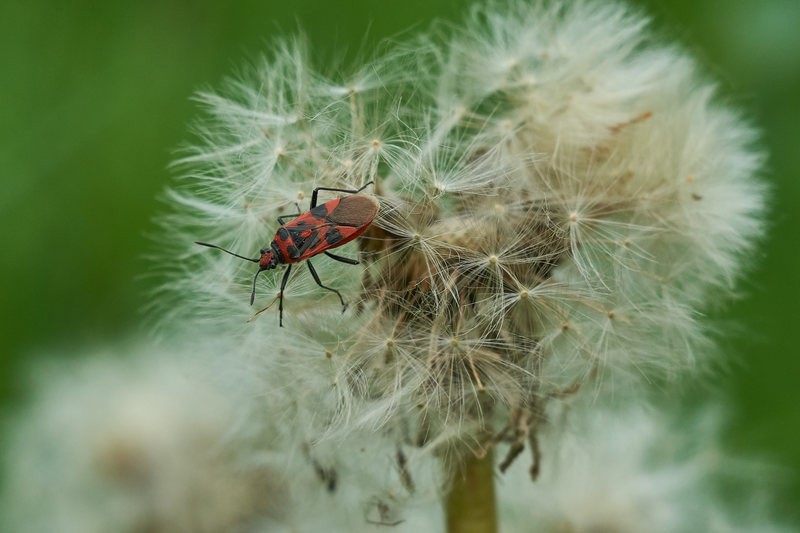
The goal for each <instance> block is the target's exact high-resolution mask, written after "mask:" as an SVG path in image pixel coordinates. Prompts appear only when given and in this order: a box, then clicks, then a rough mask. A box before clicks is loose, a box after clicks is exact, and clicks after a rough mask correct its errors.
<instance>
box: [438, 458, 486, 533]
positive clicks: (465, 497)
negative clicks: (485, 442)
mask: <svg viewBox="0 0 800 533" xmlns="http://www.w3.org/2000/svg"><path fill="white" fill-rule="evenodd" d="M493 466H494V461H493V454H492V450H491V449H490V450H488V451H487V452H486V455H485V456H483V457H480V458H478V457H475V456H474V455H473V454H468V455H467V456H466V458H465V460H464V462H463V463H460V464H452V465H451V472H452V474H451V475H452V478H453V479H452V485H451V487H450V492H449V493H448V494H447V499H446V502H445V512H446V515H447V533H497V510H496V506H495V496H494V468H493Z"/></svg>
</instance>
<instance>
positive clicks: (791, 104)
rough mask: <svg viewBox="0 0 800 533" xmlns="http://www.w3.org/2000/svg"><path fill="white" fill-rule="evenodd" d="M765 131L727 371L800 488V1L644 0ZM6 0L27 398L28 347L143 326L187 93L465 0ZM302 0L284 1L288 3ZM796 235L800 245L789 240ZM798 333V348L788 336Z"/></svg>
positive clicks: (0, 222)
mask: <svg viewBox="0 0 800 533" xmlns="http://www.w3.org/2000/svg"><path fill="white" fill-rule="evenodd" d="M635 3H636V4H638V5H642V6H644V7H645V8H646V10H647V11H648V12H649V13H650V14H651V15H652V16H653V17H654V18H655V20H656V25H657V27H658V28H659V29H661V30H663V31H664V33H665V34H666V35H669V36H671V37H674V38H677V39H678V40H679V41H681V42H682V43H683V44H684V45H686V46H687V47H688V48H690V49H691V50H692V51H693V52H694V54H695V55H696V57H698V59H699V60H700V61H701V62H702V63H704V64H705V65H706V66H707V67H708V68H709V69H710V70H711V72H712V74H713V75H714V76H715V77H716V78H717V79H719V80H720V82H721V85H722V89H723V93H724V94H725V95H726V96H727V97H728V98H729V99H730V100H731V101H733V102H734V103H735V104H736V105H738V106H739V107H740V108H743V109H745V110H746V111H747V112H748V113H749V114H750V116H751V117H752V120H753V122H754V123H755V124H756V125H758V126H759V127H760V128H761V129H763V131H764V142H765V145H766V148H767V149H768V151H769V153H770V163H769V168H768V179H769V180H770V182H771V183H772V185H773V187H774V191H775V194H774V207H773V209H772V219H771V224H772V231H771V234H770V237H769V240H768V242H766V243H765V246H764V247H763V248H762V250H763V252H764V253H763V256H761V257H758V258H756V261H755V263H756V269H755V271H754V272H753V274H752V276H750V278H749V279H748V280H747V282H746V283H745V284H743V288H744V293H745V296H746V297H745V298H743V299H742V300H740V301H739V302H737V303H736V304H735V305H733V306H732V307H731V308H730V310H729V312H726V313H725V314H724V315H723V317H722V318H723V319H724V320H725V321H732V322H734V323H735V326H734V327H733V328H732V331H734V332H738V334H736V335H733V336H731V337H730V340H729V341H727V342H726V345H725V351H726V352H727V353H728V355H729V356H730V360H731V361H733V363H732V364H731V365H730V367H729V369H728V370H727V371H726V372H724V373H723V374H722V375H720V376H719V377H718V383H719V386H720V388H721V389H723V391H724V392H725V393H726V394H728V396H729V398H730V399H731V402H733V403H734V404H735V405H734V406H733V409H734V412H735V414H736V417H735V419H734V424H733V426H732V428H731V430H730V432H729V433H728V435H727V437H729V442H730V444H731V446H733V447H734V448H735V449H738V450H742V451H746V452H754V453H756V454H758V455H762V456H766V457H767V458H769V459H771V460H773V461H774V462H776V463H778V464H780V465H785V466H786V468H787V474H788V475H787V478H788V479H790V480H793V481H792V482H791V483H790V485H791V489H790V492H789V494H788V495H787V496H788V497H787V501H792V500H794V501H800V490H798V484H797V482H796V480H797V479H798V475H797V473H798V472H800V409H798V405H800V386H799V385H798V383H797V381H798V378H800V349H798V347H800V282H798V275H797V273H798V272H800V246H798V239H797V236H796V235H797V234H796V233H794V232H795V231H798V230H800V180H798V179H797V177H798V176H799V175H800V146H798V140H800V135H798V120H799V119H800V113H799V111H800V98H798V95H800V31H798V23H799V22H800V2H798V1H797V0H738V1H730V0H693V1H690V0H680V1H657V0H638V1H636V2H635ZM336 4H337V3H334V2H322V1H318V0H295V1H294V2H278V1H273V0H268V1H266V0H264V1H245V2H231V3H228V2H213V1H203V2H188V1H185V2H169V1H140V2H130V3H123V2H118V3H117V2H107V3H104V2H88V1H85V2H78V1H74V2H55V1H50V2H47V1H40V2H28V1H24V2H23V1H13V0H12V1H8V0H7V1H5V2H3V3H2V7H0V79H2V89H1V90H0V123H2V127H0V172H2V174H1V178H0V179H2V189H0V246H2V252H0V280H2V281H1V282H0V283H2V303H3V305H2V310H0V313H1V314H2V315H1V316H0V332H1V335H0V338H1V339H2V349H1V350H0V401H2V403H3V404H4V405H5V407H7V408H8V407H11V408H13V406H14V405H15V403H16V402H17V401H18V400H20V399H21V398H23V397H24V395H25V391H24V387H23V386H22V385H21V384H20V383H21V381H20V378H19V376H20V375H21V374H20V370H21V369H22V368H23V365H22V363H23V362H24V361H26V360H30V359H31V358H35V357H37V354H53V353H56V354H63V357H70V356H71V354H73V352H74V351H75V350H73V347H79V346H86V345H87V344H92V343H106V342H114V340H115V339H117V338H121V337H125V336H127V335H129V334H130V332H131V331H134V330H135V328H137V327H138V326H137V325H138V324H140V323H141V321H142V316H141V315H140V313H139V311H138V310H139V309H140V308H141V307H142V305H143V304H144V303H145V299H146V289H147V288H148V284H147V281H142V280H141V279H139V278H141V275H142V274H144V273H146V272H147V270H148V265H147V262H146V261H145V260H143V259H142V256H143V254H144V253H145V252H146V251H147V250H148V248H149V247H150V246H152V245H151V244H149V243H148V241H147V238H146V234H147V233H148V232H150V231H152V230H153V225H152V223H151V219H152V218H153V216H154V215H155V214H156V213H157V212H158V210H159V209H160V206H159V203H158V201H157V200H156V196H157V195H158V194H159V191H161V189H162V188H163V187H164V185H165V184H166V183H167V182H168V181H169V179H170V172H169V171H168V170H167V166H168V164H169V162H170V160H171V158H172V155H171V154H172V151H173V150H174V148H176V147H177V146H178V145H179V144H180V143H181V142H182V141H183V140H185V139H187V137H188V135H187V133H186V132H187V124H188V123H189V122H190V121H191V120H192V118H193V117H195V116H196V115H197V109H196V108H195V107H194V105H193V104H192V103H191V102H190V101H189V97H190V96H191V95H192V93H193V92H194V91H195V90H197V89H199V88H202V87H207V86H216V85H218V84H219V82H220V80H221V79H222V78H223V77H224V76H225V75H228V74H230V73H232V72H233V71H234V69H235V68H236V67H237V66H238V65H240V64H242V63H243V62H244V60H245V59H247V58H251V57H253V56H254V55H255V54H257V53H258V52H259V51H260V50H262V49H263V48H264V47H265V45H266V43H268V42H269V40H270V39H271V38H272V37H274V36H276V35H280V34H287V33H288V34H291V33H294V31H295V29H296V28H297V27H298V26H299V27H301V28H303V29H304V31H305V32H306V33H307V34H308V36H309V38H310V41H311V43H312V45H313V50H314V51H315V52H316V53H317V54H318V56H319V60H320V62H324V61H328V60H330V59H335V58H340V57H341V56H343V55H344V56H354V55H356V53H357V52H358V50H359V49H360V48H362V46H365V45H366V46H369V45H371V44H374V43H377V42H379V41H380V40H382V39H385V38H387V37H391V36H394V35H396V34H398V33H399V32H402V31H404V30H406V29H408V28H409V27H411V26H414V25H420V24H422V25H423V26H424V25H425V24H426V23H427V22H429V21H430V20H431V19H433V18H444V19H450V20H458V19H459V18H460V17H461V15H462V14H463V12H464V11H465V10H466V8H467V6H468V3H465V2H458V1H456V0H425V1H422V0H406V1H405V2H386V1H377V0H371V1H367V0H353V1H350V2H348V3H347V5H346V6H340V5H336ZM287 6H291V7H287ZM792 243H794V244H792ZM793 346H794V348H792V347H793Z"/></svg>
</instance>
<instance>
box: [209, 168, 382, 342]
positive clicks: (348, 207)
mask: <svg viewBox="0 0 800 533" xmlns="http://www.w3.org/2000/svg"><path fill="white" fill-rule="evenodd" d="M373 183H374V182H372V181H370V182H368V183H366V184H365V185H363V186H362V187H361V188H359V189H336V188H331V187H317V188H316V189H314V191H313V193H312V194H311V208H310V209H309V210H308V211H306V212H305V213H295V214H291V215H281V216H279V217H277V218H278V223H279V224H280V227H279V228H278V230H277V231H276V232H275V237H274V238H273V239H272V242H271V243H270V245H269V247H268V248H262V249H261V250H260V251H259V253H260V254H261V255H260V257H259V258H257V259H252V258H249V257H245V256H242V255H239V254H237V253H234V252H231V251H230V250H226V249H225V248H222V247H221V246H217V245H216V244H209V243H206V242H201V241H195V244H199V245H201V246H207V247H209V248H216V249H218V250H222V251H223V252H225V253H228V254H230V255H233V256H235V257H238V258H239V259H244V260H246V261H251V262H253V263H257V264H258V271H256V274H255V276H253V290H252V291H251V293H250V305H253V302H254V301H255V296H256V280H257V279H258V275H259V274H260V273H261V272H263V271H264V270H271V269H274V268H277V266H278V265H281V264H285V265H286V270H285V271H284V274H283V278H282V279H281V286H280V292H279V293H278V315H279V319H278V321H279V322H278V323H279V325H280V327H283V291H284V289H285V288H286V283H287V282H288V280H289V273H290V272H291V270H292V265H293V264H294V263H299V262H301V261H305V262H306V264H307V265H308V270H309V272H311V276H312V277H313V278H314V281H315V282H316V283H317V285H319V286H320V287H322V288H323V289H326V290H328V291H331V292H334V293H336V295H337V296H338V297H339V301H340V302H341V304H342V311H344V309H346V307H347V304H345V301H344V298H343V297H342V294H341V293H340V292H339V291H338V290H336V289H334V288H332V287H328V286H326V285H323V284H322V281H321V280H320V278H319V274H317V271H316V269H315V268H314V265H313V264H312V263H311V261H310V259H311V258H312V257H314V256H315V255H319V254H325V255H327V256H328V257H330V258H331V259H334V260H336V261H339V262H342V263H347V264H349V265H357V264H358V261H357V260H355V259H350V258H347V257H342V256H339V255H336V254H333V253H331V252H329V251H328V250H330V249H332V248H337V247H339V246H342V245H344V244H347V243H348V242H350V241H352V240H353V239H355V238H356V237H358V236H359V235H361V234H362V233H364V231H366V230H367V228H368V227H369V226H370V225H371V224H372V222H373V221H374V220H375V217H376V216H377V214H378V201H377V200H375V199H374V198H372V197H371V196H366V195H361V194H359V193H360V192H361V191H363V190H364V189H366V188H367V187H368V186H370V185H372V184H373ZM319 191H332V192H341V193H348V194H349V195H350V196H343V197H341V198H335V199H333V200H330V201H328V202H325V203H323V204H319V205H317V197H318V194H319ZM289 219H291V220H289ZM273 302H274V300H273Z"/></svg>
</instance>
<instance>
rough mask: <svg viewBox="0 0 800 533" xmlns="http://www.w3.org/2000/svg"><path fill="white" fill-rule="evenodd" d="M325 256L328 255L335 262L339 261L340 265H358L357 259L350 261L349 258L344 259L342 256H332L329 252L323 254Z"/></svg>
mask: <svg viewBox="0 0 800 533" xmlns="http://www.w3.org/2000/svg"><path fill="white" fill-rule="evenodd" d="M322 253H323V254H325V255H327V256H328V257H330V258H331V259H333V260H335V261H339V262H340V263H347V264H348V265H357V264H358V261H356V260H355V259H350V258H349V257H342V256H341V255H336V254H332V253H330V252H328V251H324V252H322Z"/></svg>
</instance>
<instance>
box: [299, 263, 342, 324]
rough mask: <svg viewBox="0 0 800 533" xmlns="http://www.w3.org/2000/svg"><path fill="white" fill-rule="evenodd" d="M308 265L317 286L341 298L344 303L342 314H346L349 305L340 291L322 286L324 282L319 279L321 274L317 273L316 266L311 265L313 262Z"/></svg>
mask: <svg viewBox="0 0 800 533" xmlns="http://www.w3.org/2000/svg"><path fill="white" fill-rule="evenodd" d="M306 264H307V265H308V270H309V272H311V275H312V276H313V277H314V281H316V282H317V285H319V286H320V287H322V288H323V289H327V290H329V291H331V292H335V293H336V296H338V297H339V301H340V302H342V313H344V310H345V309H346V308H347V304H345V303H344V298H342V295H341V293H340V292H339V291H337V290H336V289H332V288H330V287H326V286H325V285H323V284H322V282H321V281H320V279H319V274H317V271H316V269H315V268H314V265H312V264H311V261H306Z"/></svg>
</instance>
